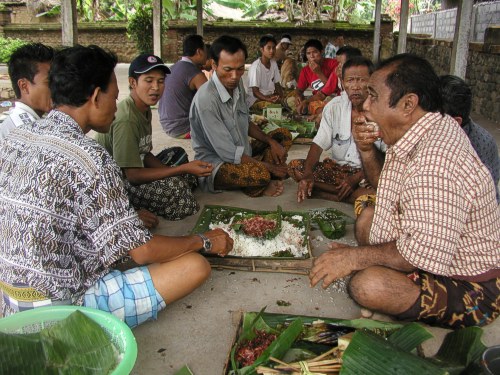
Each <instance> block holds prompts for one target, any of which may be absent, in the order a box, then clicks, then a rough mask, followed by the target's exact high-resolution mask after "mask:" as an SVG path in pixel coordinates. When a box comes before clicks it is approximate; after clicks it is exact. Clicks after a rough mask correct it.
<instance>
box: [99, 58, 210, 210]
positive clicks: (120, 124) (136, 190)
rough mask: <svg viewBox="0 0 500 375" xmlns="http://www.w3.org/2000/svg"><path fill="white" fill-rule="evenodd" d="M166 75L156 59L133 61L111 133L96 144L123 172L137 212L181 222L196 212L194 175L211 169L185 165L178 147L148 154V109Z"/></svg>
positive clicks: (202, 164) (166, 70)
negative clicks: (111, 157) (141, 211)
mask: <svg viewBox="0 0 500 375" xmlns="http://www.w3.org/2000/svg"><path fill="white" fill-rule="evenodd" d="M168 73H170V70H169V68H168V67H167V66H166V65H165V64H163V61H162V60H161V59H160V58H159V57H157V56H154V55H150V54H142V55H139V56H138V57H136V58H135V59H134V61H132V63H131V64H130V68H129V87H130V96H129V97H127V98H126V99H124V100H122V101H121V102H120V103H119V104H118V111H117V112H116V118H115V120H114V121H113V126H112V127H111V130H110V132H109V133H107V134H98V135H97V137H96V140H97V142H99V143H100V144H101V145H102V146H104V147H105V148H106V150H107V151H108V152H109V153H110V154H111V155H112V156H113V159H115V161H116V163H117V164H118V165H119V166H120V167H121V168H122V169H123V171H124V173H125V176H126V178H127V180H128V182H130V184H129V186H128V190H129V195H130V200H131V202H132V204H133V205H134V206H135V207H136V208H145V209H147V210H149V211H151V212H153V213H154V214H156V215H159V216H163V217H164V218H165V219H167V220H180V219H183V218H185V217H186V216H190V215H193V214H195V213H196V212H197V211H198V210H199V208H200V207H199V204H198V202H197V201H196V198H195V196H194V194H193V189H194V188H195V187H196V186H197V178H196V177H197V176H208V175H210V172H211V171H212V165H211V164H210V163H207V162H203V161H199V160H194V161H191V162H188V158H187V154H186V151H184V149H182V148H181V147H172V148H167V149H165V150H163V151H161V152H160V153H158V154H157V155H153V154H152V152H151V151H152V149H153V140H152V133H153V130H152V125H151V120H152V113H151V106H153V105H155V104H157V103H158V101H159V100H160V97H161V95H162V94H163V89H164V86H165V75H166V74H168Z"/></svg>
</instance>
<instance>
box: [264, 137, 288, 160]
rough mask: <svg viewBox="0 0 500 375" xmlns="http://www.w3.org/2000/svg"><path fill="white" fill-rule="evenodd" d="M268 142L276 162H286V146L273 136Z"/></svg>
mask: <svg viewBox="0 0 500 375" xmlns="http://www.w3.org/2000/svg"><path fill="white" fill-rule="evenodd" d="M268 144H269V148H270V150H271V156H272V158H273V162H274V164H284V163H285V162H286V150H285V148H284V147H283V146H282V145H281V144H280V143H279V142H277V141H276V140H274V139H272V138H269V141H268Z"/></svg>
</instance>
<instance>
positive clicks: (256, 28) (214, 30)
mask: <svg viewBox="0 0 500 375" xmlns="http://www.w3.org/2000/svg"><path fill="white" fill-rule="evenodd" d="M193 33H196V24H195V23H193V22H186V21H170V22H169V24H168V30H167V31H166V38H165V40H164V48H163V56H164V57H165V58H166V60H167V61H175V60H177V58H178V56H180V55H181V54H182V40H183V39H184V37H185V36H186V35H188V34H193ZM283 33H287V34H290V35H291V36H292V43H293V44H292V46H291V47H290V50H291V52H292V54H293V55H294V56H297V55H298V53H299V50H300V48H301V47H302V46H303V45H304V43H305V42H306V41H307V40H308V39H311V38H320V37H321V36H322V35H326V36H327V37H329V38H330V39H333V38H334V37H335V36H336V35H339V34H342V35H343V36H344V39H345V42H346V44H349V45H352V46H354V47H358V48H359V49H361V52H362V53H363V54H364V55H365V56H367V57H370V58H371V57H372V55H373V52H372V51H373V25H350V24H349V23H347V22H336V23H330V22H322V23H311V24H306V25H303V26H301V27H300V28H298V27H296V26H295V25H294V24H290V23H285V22H280V23H273V22H269V21H267V22H266V21H251V22H250V21H249V22H237V23H236V22H234V23H232V22H230V21H227V20H225V21H223V22H207V23H205V24H204V29H203V37H204V40H205V41H206V42H207V43H211V42H212V41H214V40H215V39H216V38H217V37H219V36H221V35H224V34H227V35H233V36H236V37H238V38H240V39H241V40H242V41H243V42H244V43H245V45H246V46H247V48H248V60H247V63H251V62H253V61H254V60H255V59H256V58H257V53H258V49H259V48H258V45H259V39H260V37H261V36H262V35H265V34H273V35H274V36H275V37H276V39H277V40H278V41H279V39H280V36H281V34H283ZM381 34H382V35H381V41H382V49H381V56H382V57H384V58H385V57H389V56H390V53H391V52H392V40H393V37H392V21H391V22H382V27H381Z"/></svg>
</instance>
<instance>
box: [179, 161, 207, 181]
mask: <svg viewBox="0 0 500 375" xmlns="http://www.w3.org/2000/svg"><path fill="white" fill-rule="evenodd" d="M182 167H183V168H184V172H185V173H189V174H194V175H195V176H198V177H207V176H210V174H211V173H212V170H213V169H214V166H213V165H212V164H210V163H207V162H205V161H201V160H193V161H190V162H189V163H186V164H182Z"/></svg>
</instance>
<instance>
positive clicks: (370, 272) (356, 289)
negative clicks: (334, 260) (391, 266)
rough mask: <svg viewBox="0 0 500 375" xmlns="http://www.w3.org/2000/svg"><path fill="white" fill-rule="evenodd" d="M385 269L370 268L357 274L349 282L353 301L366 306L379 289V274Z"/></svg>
mask: <svg viewBox="0 0 500 375" xmlns="http://www.w3.org/2000/svg"><path fill="white" fill-rule="evenodd" d="M379 268H383V267H378V266H374V267H369V268H365V269H364V270H362V271H359V272H357V273H355V274H354V275H353V276H352V277H351V280H350V281H349V286H348V292H349V295H350V296H351V298H352V299H353V300H355V301H356V302H357V303H359V304H360V305H362V306H366V302H367V301H368V300H369V299H370V298H371V296H372V295H373V294H374V290H376V289H378V288H377V287H376V285H375V284H376V283H378V282H379V273H380V272H381V270H379Z"/></svg>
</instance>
